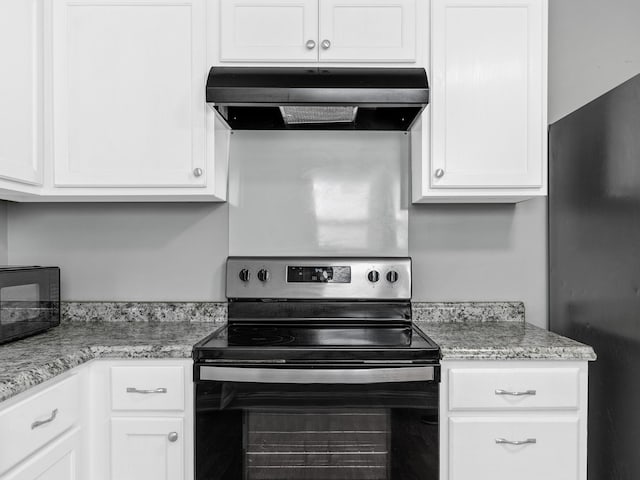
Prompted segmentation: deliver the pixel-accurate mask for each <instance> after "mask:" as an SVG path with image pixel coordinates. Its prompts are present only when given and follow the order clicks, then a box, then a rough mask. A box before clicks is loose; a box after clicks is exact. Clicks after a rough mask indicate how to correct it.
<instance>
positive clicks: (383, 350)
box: [194, 322, 440, 362]
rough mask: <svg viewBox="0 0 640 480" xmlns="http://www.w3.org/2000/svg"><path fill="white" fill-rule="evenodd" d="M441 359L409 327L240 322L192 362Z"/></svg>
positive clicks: (205, 344)
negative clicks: (229, 360) (220, 360)
mask: <svg viewBox="0 0 640 480" xmlns="http://www.w3.org/2000/svg"><path fill="white" fill-rule="evenodd" d="M439 355H440V351H439V348H438V346H437V345H436V344H435V343H434V342H433V341H432V340H431V339H430V338H429V337H427V336H426V335H424V334H423V333H422V332H421V331H419V330H418V329H417V328H416V327H414V326H413V325H412V324H411V323H410V322H402V323H395V324H394V323H387V322H383V323H380V322H377V323H374V324H363V323H351V324H349V323H346V324H345V323H342V324H337V323H336V322H326V323H322V322H313V323H309V324H306V325H300V324H293V323H289V322H284V323H273V322H240V323H232V324H229V325H228V326H225V327H222V328H220V329H219V330H217V331H216V332H214V333H213V334H212V335H210V336H209V337H207V338H206V339H204V340H203V341H202V342H200V343H199V344H197V345H196V346H195V347H194V358H195V359H196V360H205V359H233V360H242V359H245V360H247V361H249V360H262V361H273V362H282V361H287V360H314V361H318V360H353V361H359V360H362V361H376V360H378V359H380V360H433V359H439Z"/></svg>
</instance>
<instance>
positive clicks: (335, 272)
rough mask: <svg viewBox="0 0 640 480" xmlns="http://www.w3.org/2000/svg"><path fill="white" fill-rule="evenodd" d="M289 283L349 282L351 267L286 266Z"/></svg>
mask: <svg viewBox="0 0 640 480" xmlns="http://www.w3.org/2000/svg"><path fill="white" fill-rule="evenodd" d="M287 282H289V283H351V267H287Z"/></svg>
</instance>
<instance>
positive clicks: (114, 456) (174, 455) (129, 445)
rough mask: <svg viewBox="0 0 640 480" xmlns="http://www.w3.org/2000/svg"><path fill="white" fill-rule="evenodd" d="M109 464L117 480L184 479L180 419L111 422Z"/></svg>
mask: <svg viewBox="0 0 640 480" xmlns="http://www.w3.org/2000/svg"><path fill="white" fill-rule="evenodd" d="M111 462H112V463H111V464H112V471H111V478H113V479H117V480H128V479H131V480H134V479H135V480H143V479H149V480H151V479H153V480H178V479H183V478H186V477H185V474H184V430H183V419H182V418H114V419H113V420H111Z"/></svg>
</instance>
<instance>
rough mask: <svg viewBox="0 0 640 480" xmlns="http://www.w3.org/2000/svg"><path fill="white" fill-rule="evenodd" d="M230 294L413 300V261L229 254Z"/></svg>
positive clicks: (281, 297)
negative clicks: (237, 255) (234, 255)
mask: <svg viewBox="0 0 640 480" xmlns="http://www.w3.org/2000/svg"><path fill="white" fill-rule="evenodd" d="M227 298H265V299H269V298H271V299H345V300H359V299H362V300H409V299H411V259H410V258H406V257H401V258H400V257H399V258H395V257H394V258H380V257H376V258H366V257H356V258H347V257H344V258H335V257H326V258H322V257H316V258H304V257H229V258H228V260H227Z"/></svg>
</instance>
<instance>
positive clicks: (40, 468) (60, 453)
mask: <svg viewBox="0 0 640 480" xmlns="http://www.w3.org/2000/svg"><path fill="white" fill-rule="evenodd" d="M81 445H82V443H81V438H80V430H79V429H74V430H72V431H70V432H69V433H67V434H65V435H64V436H62V438H60V439H59V440H56V441H55V442H54V443H53V444H52V445H50V446H47V447H46V448H43V449H42V450H41V451H39V452H38V453H37V454H36V455H35V456H34V457H32V458H29V459H28V460H27V461H25V462H24V464H21V465H20V466H19V467H17V468H16V469H14V470H12V471H11V472H9V473H8V474H7V475H6V476H3V477H0V478H2V480H76V479H81V478H82V475H80V472H79V471H78V458H79V455H80V454H81V453H80V452H81V450H82V447H81Z"/></svg>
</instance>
